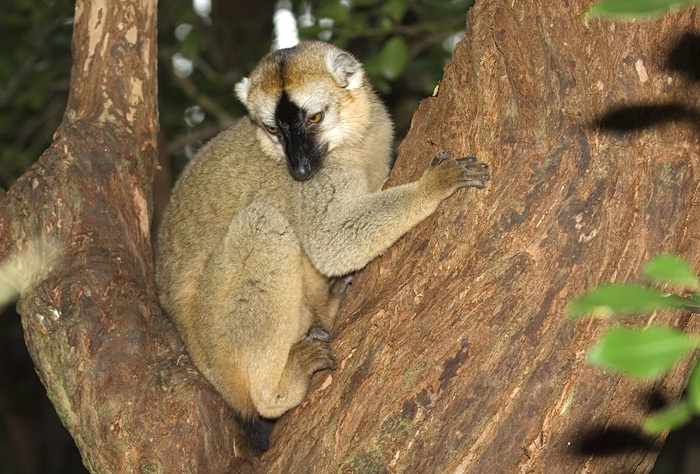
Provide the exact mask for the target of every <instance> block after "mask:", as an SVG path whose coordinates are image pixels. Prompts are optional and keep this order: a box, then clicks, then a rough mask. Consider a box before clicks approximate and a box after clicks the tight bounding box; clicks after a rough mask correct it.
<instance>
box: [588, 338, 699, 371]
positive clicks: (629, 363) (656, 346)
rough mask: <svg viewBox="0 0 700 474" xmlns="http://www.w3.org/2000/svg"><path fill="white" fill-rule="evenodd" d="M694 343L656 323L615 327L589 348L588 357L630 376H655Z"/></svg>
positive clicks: (696, 340)
mask: <svg viewBox="0 0 700 474" xmlns="http://www.w3.org/2000/svg"><path fill="white" fill-rule="evenodd" d="M698 346H700V341H699V340H698V339H697V338H691V337H690V336H688V335H686V334H683V333H682V332H681V331H679V330H677V329H672V328H665V327H660V326H652V327H649V328H646V329H628V328H616V329H612V330H610V331H609V332H608V333H607V334H606V335H605V336H604V337H603V339H602V340H600V341H599V342H598V343H597V344H596V345H595V346H594V347H593V348H592V349H591V351H590V352H589V354H588V360H589V361H590V362H591V363H593V364H595V365H598V366H600V367H604V368H608V369H612V370H615V371H618V372H623V373H625V374H626V375H630V376H632V377H637V378H649V377H658V376H661V375H664V374H665V373H666V372H668V370H669V369H670V368H671V367H672V366H673V364H675V363H676V362H678V360H679V359H680V358H681V357H683V356H684V355H685V354H687V353H688V352H690V351H691V350H693V349H695V348H697V347H698Z"/></svg>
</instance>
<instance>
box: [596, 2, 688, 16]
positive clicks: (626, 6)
mask: <svg viewBox="0 0 700 474" xmlns="http://www.w3.org/2000/svg"><path fill="white" fill-rule="evenodd" d="M693 3H700V0H608V1H605V2H600V3H596V4H595V5H593V6H592V7H591V8H590V9H589V10H588V11H587V12H586V16H588V17H594V16H603V17H607V18H612V19H617V20H634V19H647V18H652V17H655V16H659V15H663V14H664V13H667V12H669V11H670V10H672V9H675V8H678V7H681V6H683V5H690V4H693Z"/></svg>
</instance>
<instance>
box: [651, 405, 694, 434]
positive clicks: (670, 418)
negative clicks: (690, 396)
mask: <svg viewBox="0 0 700 474" xmlns="http://www.w3.org/2000/svg"><path fill="white" fill-rule="evenodd" d="M692 417H693V412H692V410H691V408H690V405H689V404H688V401H687V400H681V401H680V402H678V403H676V404H675V405H671V406H670V407H668V408H665V409H664V410H661V411H660V412H659V413H657V414H656V415H654V416H650V417H647V418H645V419H644V421H643V422H642V429H643V430H644V431H646V432H647V433H649V434H652V435H657V434H661V433H663V432H664V431H666V430H673V429H676V428H679V427H681V426H683V425H685V424H686V423H688V422H689V421H690V419H691V418H692Z"/></svg>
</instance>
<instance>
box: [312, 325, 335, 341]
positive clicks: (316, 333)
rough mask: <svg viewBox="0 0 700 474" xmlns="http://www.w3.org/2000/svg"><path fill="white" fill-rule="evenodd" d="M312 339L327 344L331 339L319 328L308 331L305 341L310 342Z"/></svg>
mask: <svg viewBox="0 0 700 474" xmlns="http://www.w3.org/2000/svg"><path fill="white" fill-rule="evenodd" d="M314 339H316V340H319V341H323V342H328V341H329V340H330V339H331V336H330V334H328V333H327V332H326V331H324V330H323V329H321V328H311V329H310V330H309V334H308V335H307V336H306V340H309V341H311V340H314Z"/></svg>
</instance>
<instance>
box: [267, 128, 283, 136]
mask: <svg viewBox="0 0 700 474" xmlns="http://www.w3.org/2000/svg"><path fill="white" fill-rule="evenodd" d="M265 128H266V129H267V131H268V132H269V133H270V134H271V135H277V134H278V133H279V131H280V129H279V128H277V127H265Z"/></svg>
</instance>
